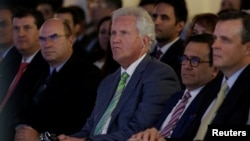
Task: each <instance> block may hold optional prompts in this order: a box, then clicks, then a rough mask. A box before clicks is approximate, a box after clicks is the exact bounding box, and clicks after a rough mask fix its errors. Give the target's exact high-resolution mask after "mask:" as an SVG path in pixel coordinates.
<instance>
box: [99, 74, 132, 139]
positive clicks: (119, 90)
mask: <svg viewBox="0 0 250 141" xmlns="http://www.w3.org/2000/svg"><path fill="white" fill-rule="evenodd" d="M128 77H129V75H128V74H127V73H126V72H124V73H123V74H122V75H121V79H120V81H119V83H118V86H117V88H116V92H115V95H114V96H113V98H112V100H111V102H110V103H109V105H108V108H107V109H106V111H105V113H104V114H103V116H102V118H101V119H100V121H99V122H98V124H97V126H96V128H95V132H94V134H95V135H98V134H101V133H102V131H103V129H104V126H105V124H106V123H107V121H108V119H109V118H110V116H111V113H112V112H113V110H114V109H115V107H116V105H117V103H118V101H119V99H120V97H121V95H122V91H123V89H124V88H125V85H126V81H127V78H128Z"/></svg>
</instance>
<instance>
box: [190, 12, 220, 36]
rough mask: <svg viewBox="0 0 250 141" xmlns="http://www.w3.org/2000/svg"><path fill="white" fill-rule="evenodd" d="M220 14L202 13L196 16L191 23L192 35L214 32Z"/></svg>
mask: <svg viewBox="0 0 250 141" xmlns="http://www.w3.org/2000/svg"><path fill="white" fill-rule="evenodd" d="M217 21H218V16H217V15H216V14H213V13H201V14H197V15H195V16H194V18H193V19H192V23H191V24H192V25H191V35H197V34H204V33H207V34H213V32H214V28H215V25H216V23H217Z"/></svg>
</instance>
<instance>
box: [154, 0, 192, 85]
mask: <svg viewBox="0 0 250 141" xmlns="http://www.w3.org/2000/svg"><path fill="white" fill-rule="evenodd" d="M187 13H188V12H187V8H186V3H185V0H177V1H176V0H158V1H157V2H156V5H155V9H154V12H153V14H152V17H153V20H154V23H155V33H156V40H157V44H156V46H155V48H154V49H153V50H152V52H151V55H152V56H155V57H156V58H157V59H158V60H160V61H162V62H164V63H166V64H168V65H170V66H171V67H172V68H173V69H174V70H175V72H176V73H177V75H178V77H179V79H180V80H181V65H180V63H179V60H178V57H179V56H181V55H182V53H183V51H184V42H183V41H182V39H180V33H181V32H182V30H183V29H184V26H185V23H186V20H187ZM159 51H160V52H161V53H160V54H159ZM183 87H184V86H183Z"/></svg>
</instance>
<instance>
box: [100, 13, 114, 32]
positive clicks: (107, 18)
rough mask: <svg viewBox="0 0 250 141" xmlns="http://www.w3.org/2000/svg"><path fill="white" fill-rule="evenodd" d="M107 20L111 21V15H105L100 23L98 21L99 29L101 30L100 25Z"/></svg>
mask: <svg viewBox="0 0 250 141" xmlns="http://www.w3.org/2000/svg"><path fill="white" fill-rule="evenodd" d="M105 21H111V17H110V16H106V17H103V18H102V19H101V20H100V21H99V23H98V25H97V30H99V28H100V26H101V25H102V23H103V22H105Z"/></svg>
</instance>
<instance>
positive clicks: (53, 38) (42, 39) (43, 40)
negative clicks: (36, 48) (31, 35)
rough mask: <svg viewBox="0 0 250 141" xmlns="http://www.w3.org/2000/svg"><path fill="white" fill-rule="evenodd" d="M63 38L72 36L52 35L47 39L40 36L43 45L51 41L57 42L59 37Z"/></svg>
mask: <svg viewBox="0 0 250 141" xmlns="http://www.w3.org/2000/svg"><path fill="white" fill-rule="evenodd" d="M63 36H70V35H67V34H66V35H59V34H52V35H50V36H47V37H42V36H39V41H40V42H42V43H45V42H47V41H48V40H49V41H51V42H55V41H56V40H57V39H58V38H59V37H63Z"/></svg>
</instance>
